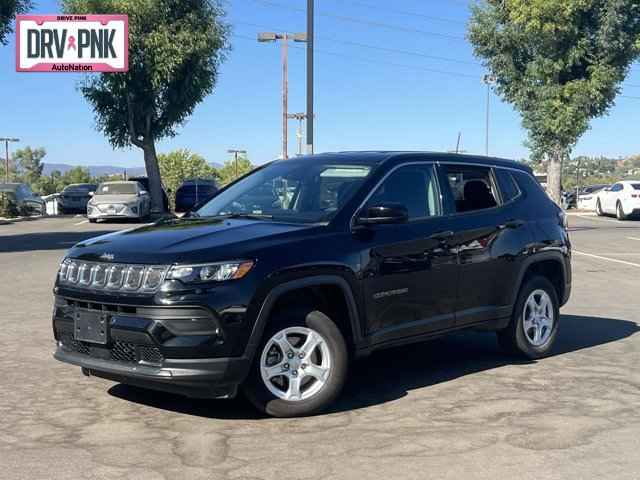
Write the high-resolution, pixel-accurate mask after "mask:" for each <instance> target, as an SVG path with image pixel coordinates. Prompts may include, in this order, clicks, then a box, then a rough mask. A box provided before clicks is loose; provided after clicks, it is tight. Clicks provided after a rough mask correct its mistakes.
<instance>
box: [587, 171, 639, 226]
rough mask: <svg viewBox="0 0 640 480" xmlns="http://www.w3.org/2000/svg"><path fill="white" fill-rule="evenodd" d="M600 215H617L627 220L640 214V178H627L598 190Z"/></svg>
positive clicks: (597, 207) (598, 211)
mask: <svg viewBox="0 0 640 480" xmlns="http://www.w3.org/2000/svg"><path fill="white" fill-rule="evenodd" d="M596 213H597V214H598V215H608V214H611V215H615V216H616V217H617V218H618V220H626V219H627V218H629V217H630V216H631V215H637V214H640V180H625V181H623V182H618V183H614V184H613V185H612V186H611V187H609V188H605V189H604V190H601V191H600V192H598V199H597V200H596Z"/></svg>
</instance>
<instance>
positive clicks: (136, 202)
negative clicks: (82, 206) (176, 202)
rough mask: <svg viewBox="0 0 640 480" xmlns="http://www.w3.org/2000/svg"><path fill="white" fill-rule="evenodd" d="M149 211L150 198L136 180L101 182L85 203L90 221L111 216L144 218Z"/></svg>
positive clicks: (93, 221)
mask: <svg viewBox="0 0 640 480" xmlns="http://www.w3.org/2000/svg"><path fill="white" fill-rule="evenodd" d="M150 213H151V198H150V196H149V193H148V192H147V191H145V190H143V188H142V186H141V185H140V184H139V183H138V182H104V183H101V184H100V185H99V186H98V188H97V190H96V192H95V194H94V195H93V197H92V198H91V200H89V203H88V204H87V218H88V219H89V221H90V222H91V223H95V222H96V221H98V220H103V219H111V218H133V219H144V218H147V217H148V216H149V215H150Z"/></svg>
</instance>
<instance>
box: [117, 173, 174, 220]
mask: <svg viewBox="0 0 640 480" xmlns="http://www.w3.org/2000/svg"><path fill="white" fill-rule="evenodd" d="M127 180H128V181H130V182H138V183H139V184H140V185H142V189H143V190H145V191H147V192H149V194H151V186H150V185H149V177H129V178H128V179H127ZM162 206H163V207H164V210H165V212H168V211H169V196H168V195H167V192H166V190H165V188H164V186H162Z"/></svg>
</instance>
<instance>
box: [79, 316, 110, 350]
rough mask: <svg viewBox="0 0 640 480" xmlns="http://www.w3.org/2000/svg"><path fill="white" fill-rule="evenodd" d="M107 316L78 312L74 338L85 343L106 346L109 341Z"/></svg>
mask: <svg viewBox="0 0 640 480" xmlns="http://www.w3.org/2000/svg"><path fill="white" fill-rule="evenodd" d="M107 326H108V322H107V315H106V314H105V313H103V312H98V311H91V310H76V312H75V315H74V329H73V331H74V337H75V339H76V340H80V341H83V342H90V343H97V344H100V345H106V344H107V341H108V329H107Z"/></svg>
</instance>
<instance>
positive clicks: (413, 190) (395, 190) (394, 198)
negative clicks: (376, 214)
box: [364, 165, 441, 221]
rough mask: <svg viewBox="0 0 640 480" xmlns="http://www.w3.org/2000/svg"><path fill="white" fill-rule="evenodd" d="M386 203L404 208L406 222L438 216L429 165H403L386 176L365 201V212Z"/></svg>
mask: <svg viewBox="0 0 640 480" xmlns="http://www.w3.org/2000/svg"><path fill="white" fill-rule="evenodd" d="M383 204H384V205H386V204H397V205H402V206H404V207H405V208H406V209H407V211H408V213H409V221H411V220H418V219H422V218H429V217H435V216H438V215H440V212H441V209H440V195H439V192H438V186H437V184H436V179H435V173H434V170H433V167H432V166H431V165H407V166H404V167H400V168H398V169H397V170H396V171H394V172H393V173H392V174H391V175H389V176H388V177H387V178H386V179H385V180H384V181H383V182H382V184H381V185H380V186H379V187H378V188H377V189H376V190H375V192H374V194H373V195H372V196H371V198H369V200H368V201H367V203H366V205H365V207H364V209H365V211H366V210H367V209H369V208H371V207H374V206H379V205H383Z"/></svg>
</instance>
